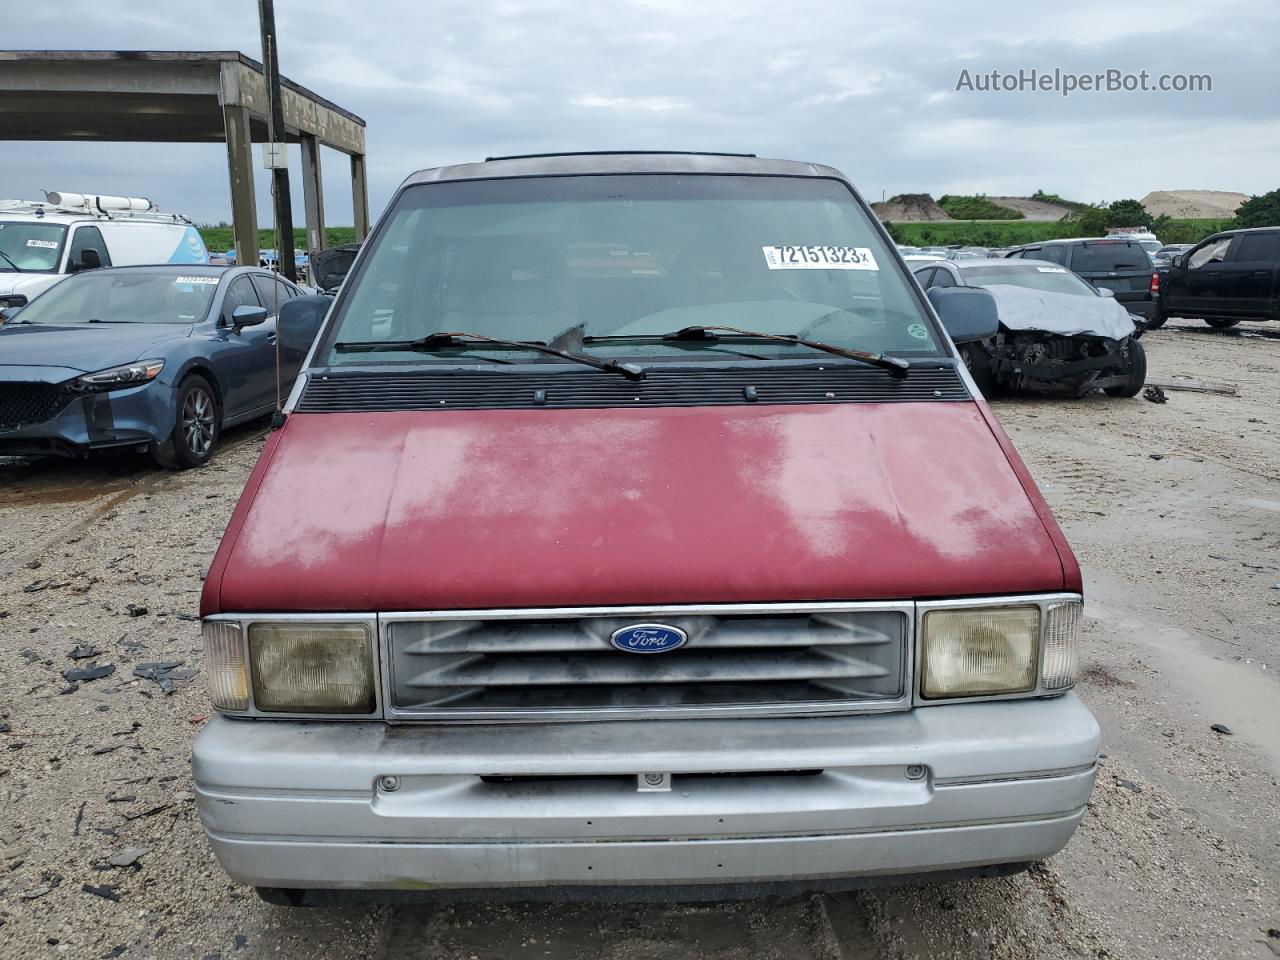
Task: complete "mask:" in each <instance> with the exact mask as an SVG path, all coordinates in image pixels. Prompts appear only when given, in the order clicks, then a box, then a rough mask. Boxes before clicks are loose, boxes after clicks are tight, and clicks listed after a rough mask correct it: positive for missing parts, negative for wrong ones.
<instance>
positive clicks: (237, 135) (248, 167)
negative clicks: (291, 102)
mask: <svg viewBox="0 0 1280 960" xmlns="http://www.w3.org/2000/svg"><path fill="white" fill-rule="evenodd" d="M222 123H223V126H224V127H225V129H226V135H227V172H228V173H229V174H230V178H231V221H232V224H233V225H234V228H235V238H236V263H237V264H238V265H240V266H242V267H244V266H249V267H256V266H257V265H258V208H257V205H256V203H255V201H254V198H253V135H252V132H251V131H250V129H249V111H248V110H247V109H245V108H244V107H236V106H229V105H228V106H224V107H223V108H222Z"/></svg>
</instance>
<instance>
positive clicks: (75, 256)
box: [67, 226, 111, 270]
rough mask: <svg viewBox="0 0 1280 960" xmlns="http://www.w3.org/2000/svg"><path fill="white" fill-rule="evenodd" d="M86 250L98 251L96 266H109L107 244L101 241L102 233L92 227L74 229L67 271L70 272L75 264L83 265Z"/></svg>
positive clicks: (109, 257)
mask: <svg viewBox="0 0 1280 960" xmlns="http://www.w3.org/2000/svg"><path fill="white" fill-rule="evenodd" d="M86 250H96V251H98V261H99V262H98V266H100V267H109V266H111V254H109V253H108V252H107V244H106V242H105V241H104V240H103V239H102V231H100V230H99V229H98V228H97V227H93V226H79V227H76V229H75V233H73V234H72V235H71V252H70V254H69V255H68V256H67V269H68V270H72V269H74V268H75V266H76V265H77V264H83V263H84V252H85V251H86Z"/></svg>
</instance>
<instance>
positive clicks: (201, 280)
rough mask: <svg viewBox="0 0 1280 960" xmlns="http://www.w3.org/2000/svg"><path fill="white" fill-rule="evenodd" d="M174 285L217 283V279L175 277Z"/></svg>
mask: <svg viewBox="0 0 1280 960" xmlns="http://www.w3.org/2000/svg"><path fill="white" fill-rule="evenodd" d="M173 282H174V283H215V284H216V283H217V282H218V278H217V277H174V278H173Z"/></svg>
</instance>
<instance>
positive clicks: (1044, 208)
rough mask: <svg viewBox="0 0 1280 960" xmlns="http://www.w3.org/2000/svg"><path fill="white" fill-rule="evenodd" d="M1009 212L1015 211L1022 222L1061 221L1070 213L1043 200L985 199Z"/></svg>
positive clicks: (1064, 208) (1016, 198) (1024, 198)
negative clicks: (1019, 214) (1007, 209)
mask: <svg viewBox="0 0 1280 960" xmlns="http://www.w3.org/2000/svg"><path fill="white" fill-rule="evenodd" d="M987 199H988V200H990V201H991V202H992V203H997V204H999V205H1000V206H1002V207H1008V208H1009V209H1010V210H1017V211H1018V212H1019V213H1021V214H1022V217H1023V219H1024V220H1061V219H1062V218H1063V217H1065V216H1066V215H1067V214H1069V213H1070V212H1071V211H1070V210H1069V209H1068V208H1067V207H1064V206H1060V205H1059V204H1056V203H1045V202H1044V201H1043V200H1029V199H1027V198H1026V197H987Z"/></svg>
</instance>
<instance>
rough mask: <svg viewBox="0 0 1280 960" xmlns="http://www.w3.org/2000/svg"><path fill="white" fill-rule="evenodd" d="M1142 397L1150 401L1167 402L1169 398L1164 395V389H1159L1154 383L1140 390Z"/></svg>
mask: <svg viewBox="0 0 1280 960" xmlns="http://www.w3.org/2000/svg"><path fill="white" fill-rule="evenodd" d="M1142 399H1143V400H1149V401H1151V402H1152V403H1168V402H1169V398H1168V397H1166V396H1165V395H1164V391H1163V390H1161V389H1160V388H1159V387H1157V386H1156V385H1155V384H1151V385H1150V386H1148V387H1147V389H1145V390H1143V391H1142Z"/></svg>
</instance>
